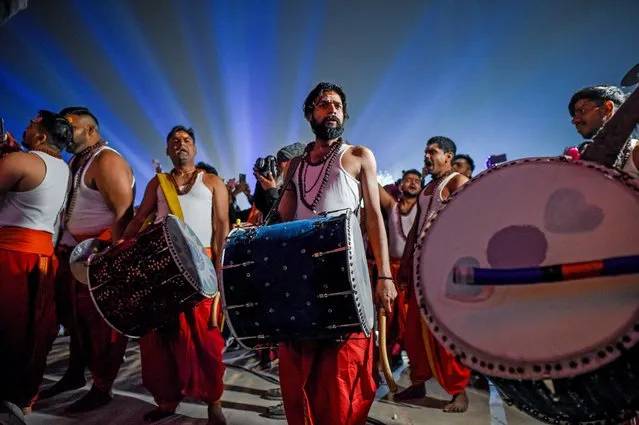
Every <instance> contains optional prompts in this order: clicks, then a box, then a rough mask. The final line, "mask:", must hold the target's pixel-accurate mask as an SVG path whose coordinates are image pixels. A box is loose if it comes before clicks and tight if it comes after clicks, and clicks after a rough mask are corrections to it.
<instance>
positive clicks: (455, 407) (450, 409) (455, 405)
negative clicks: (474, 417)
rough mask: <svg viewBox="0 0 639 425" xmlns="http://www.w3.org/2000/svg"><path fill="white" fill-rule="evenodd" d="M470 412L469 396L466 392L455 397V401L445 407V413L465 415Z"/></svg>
mask: <svg viewBox="0 0 639 425" xmlns="http://www.w3.org/2000/svg"><path fill="white" fill-rule="evenodd" d="M466 410H468V396H467V395H466V391H462V392H461V393H459V394H457V395H455V396H454V397H453V399H452V400H451V401H450V403H448V404H447V405H446V406H444V412H446V413H463V412H465V411H466Z"/></svg>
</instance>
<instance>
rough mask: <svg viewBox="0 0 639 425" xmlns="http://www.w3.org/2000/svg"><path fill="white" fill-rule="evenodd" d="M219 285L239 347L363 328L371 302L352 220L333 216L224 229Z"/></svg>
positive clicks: (357, 230) (368, 328) (369, 316)
mask: <svg viewBox="0 0 639 425" xmlns="http://www.w3.org/2000/svg"><path fill="white" fill-rule="evenodd" d="M222 255H223V259H222V264H223V266H222V279H221V282H220V288H221V292H222V302H223V306H224V312H225V314H226V318H227V321H228V324H229V327H230V329H231V332H232V333H233V336H235V338H237V340H238V341H239V342H240V343H241V344H242V345H243V346H245V347H247V348H255V347H256V346H259V345H261V346H264V345H271V344H275V343H278V342H294V341H301V340H308V339H343V338H344V337H346V336H347V335H348V334H351V333H354V332H364V334H365V335H366V336H368V335H370V332H371V329H372V327H373V320H374V306H373V299H372V291H371V283H370V279H369V276H368V266H367V263H366V255H365V250H364V241H363V239H362V234H361V231H360V228H359V221H358V220H357V218H356V217H355V216H354V215H353V214H352V213H351V212H350V210H348V212H347V213H345V214H341V215H338V216H326V217H318V218H313V219H308V220H299V221H292V222H288V223H282V224H276V225H272V226H264V227H256V228H252V229H248V230H243V229H236V230H234V231H232V232H231V233H230V234H229V236H228V238H227V241H226V244H225V246H224V252H223V254H222Z"/></svg>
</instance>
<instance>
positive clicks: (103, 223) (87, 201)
mask: <svg viewBox="0 0 639 425" xmlns="http://www.w3.org/2000/svg"><path fill="white" fill-rule="evenodd" d="M105 150H110V151H113V152H115V153H117V154H118V155H120V153H119V152H118V151H116V150H115V149H113V148H110V147H108V146H102V147H101V148H98V149H97V150H96V151H95V153H94V154H93V156H91V158H89V159H88V160H87V164H86V166H85V167H84V170H83V171H82V175H80V176H79V178H74V179H73V180H74V181H73V191H74V192H75V191H77V195H76V197H75V205H74V207H73V211H71V216H70V217H69V221H68V222H67V224H66V228H65V231H64V234H63V235H62V240H61V241H60V242H61V243H62V244H64V245H68V246H73V245H75V244H76V243H77V241H76V240H75V239H74V238H73V236H71V235H72V234H73V235H98V234H100V233H102V232H103V231H104V230H105V229H107V228H109V227H111V225H112V224H113V221H114V220H115V214H113V212H112V211H111V209H110V208H109V206H108V205H107V203H106V202H105V201H104V198H103V197H102V194H101V193H100V191H99V190H96V189H91V188H90V187H88V186H87V185H86V183H85V182H84V179H85V176H86V174H87V171H88V170H89V168H90V167H91V164H93V161H94V160H95V158H97V157H98V155H100V153H102V152H104V151H105ZM134 185H135V178H133V183H132V184H131V187H132V188H133V186H134ZM69 196H71V195H69Z"/></svg>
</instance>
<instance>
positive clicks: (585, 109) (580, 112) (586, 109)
mask: <svg viewBox="0 0 639 425" xmlns="http://www.w3.org/2000/svg"><path fill="white" fill-rule="evenodd" d="M600 107H601V106H600V105H595V106H592V107H590V105H586V106H582V107H581V108H577V109H575V113H574V114H573V117H576V116H580V117H583V116H585V115H586V114H589V113H590V112H592V111H594V110H595V109H599V108H600Z"/></svg>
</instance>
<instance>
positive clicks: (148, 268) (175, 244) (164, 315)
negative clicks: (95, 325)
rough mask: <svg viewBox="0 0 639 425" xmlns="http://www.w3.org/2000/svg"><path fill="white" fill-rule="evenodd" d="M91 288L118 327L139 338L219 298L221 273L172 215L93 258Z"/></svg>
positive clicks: (102, 310) (97, 303) (108, 319)
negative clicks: (218, 283)
mask: <svg viewBox="0 0 639 425" xmlns="http://www.w3.org/2000/svg"><path fill="white" fill-rule="evenodd" d="M89 290H90V292H91V297H92V298H93V302H94V303H95V306H96V307H97V309H98V311H99V312H100V314H102V316H103V318H104V320H105V321H106V322H107V323H108V324H109V325H110V326H111V327H112V328H113V329H115V330H116V331H118V332H120V333H122V334H124V335H126V336H130V337H140V336H143V335H144V334H146V333H147V332H149V331H151V330H153V329H158V328H161V327H162V326H164V325H165V324H167V323H169V322H170V321H171V320H175V319H176V316H177V314H179V313H181V312H184V311H188V310H191V309H193V307H195V305H196V304H197V303H198V302H200V301H202V300H203V299H205V298H212V297H214V296H215V295H216V294H217V276H216V274H215V269H214V267H213V264H212V263H211V260H210V259H209V257H208V256H207V254H206V252H205V250H204V248H203V247H202V244H201V243H200V241H199V239H198V238H197V236H196V235H195V233H193V231H192V230H191V229H190V228H189V227H188V225H186V224H185V223H184V222H183V221H182V220H179V219H178V218H177V217H175V216H172V215H169V216H167V217H165V218H164V220H162V221H161V222H160V223H157V224H153V225H151V226H149V227H148V228H147V229H145V230H144V231H143V232H140V233H139V234H138V235H137V237H136V238H134V239H131V240H127V241H125V242H123V243H121V244H119V245H116V246H114V247H112V248H110V249H108V250H107V251H104V252H102V253H100V254H96V255H93V256H92V257H90V259H89Z"/></svg>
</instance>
